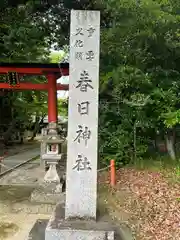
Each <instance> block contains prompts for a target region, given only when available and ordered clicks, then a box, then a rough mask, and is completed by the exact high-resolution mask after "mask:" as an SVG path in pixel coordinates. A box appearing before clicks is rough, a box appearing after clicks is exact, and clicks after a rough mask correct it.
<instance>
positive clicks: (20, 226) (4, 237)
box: [0, 213, 50, 240]
mask: <svg viewBox="0 0 180 240" xmlns="http://www.w3.org/2000/svg"><path fill="white" fill-rule="evenodd" d="M49 217H50V215H47V214H29V213H19V214H11V213H9V214H2V215H1V220H0V240H27V239H28V235H29V232H30V230H31V228H32V226H33V225H34V223H35V222H36V220H37V219H49Z"/></svg>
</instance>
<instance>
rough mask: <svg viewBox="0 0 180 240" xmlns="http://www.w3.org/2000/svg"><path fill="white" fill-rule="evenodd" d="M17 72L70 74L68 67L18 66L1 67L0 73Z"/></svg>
mask: <svg viewBox="0 0 180 240" xmlns="http://www.w3.org/2000/svg"><path fill="white" fill-rule="evenodd" d="M11 71H12V72H17V73H20V74H31V75H46V74H48V73H57V74H58V73H59V74H58V76H68V75H69V69H68V68H61V69H59V68H30V67H29V68H18V67H1V66H0V74H7V73H8V72H11Z"/></svg>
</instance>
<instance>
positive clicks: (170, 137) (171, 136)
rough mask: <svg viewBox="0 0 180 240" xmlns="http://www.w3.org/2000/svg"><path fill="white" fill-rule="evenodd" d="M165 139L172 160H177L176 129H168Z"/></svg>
mask: <svg viewBox="0 0 180 240" xmlns="http://www.w3.org/2000/svg"><path fill="white" fill-rule="evenodd" d="M165 139H166V148H167V151H168V154H169V156H170V158H171V159H172V160H175V159H176V153H175V148H174V144H175V130H174V129H172V130H168V131H167V134H166V136H165Z"/></svg>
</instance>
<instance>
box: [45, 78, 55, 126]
mask: <svg viewBox="0 0 180 240" xmlns="http://www.w3.org/2000/svg"><path fill="white" fill-rule="evenodd" d="M47 79H48V122H49V123H50V122H57V89H56V77H55V76H54V75H53V74H50V75H48V76H47Z"/></svg>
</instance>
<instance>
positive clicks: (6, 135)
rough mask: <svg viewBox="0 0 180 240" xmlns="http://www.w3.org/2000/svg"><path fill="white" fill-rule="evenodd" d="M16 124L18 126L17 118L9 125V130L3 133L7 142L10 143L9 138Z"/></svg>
mask: <svg viewBox="0 0 180 240" xmlns="http://www.w3.org/2000/svg"><path fill="white" fill-rule="evenodd" d="M15 126H16V119H14V120H12V122H11V125H10V126H9V128H8V129H7V131H6V132H5V133H3V138H4V142H5V144H6V143H8V141H9V138H10V136H11V134H12V131H13V130H14V128H15Z"/></svg>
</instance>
